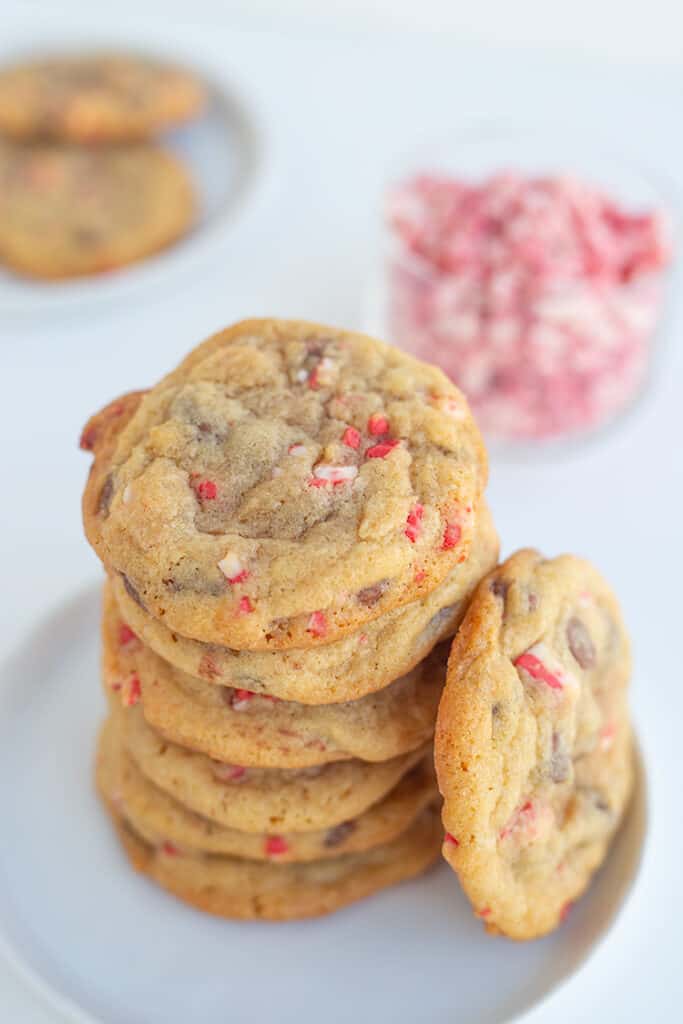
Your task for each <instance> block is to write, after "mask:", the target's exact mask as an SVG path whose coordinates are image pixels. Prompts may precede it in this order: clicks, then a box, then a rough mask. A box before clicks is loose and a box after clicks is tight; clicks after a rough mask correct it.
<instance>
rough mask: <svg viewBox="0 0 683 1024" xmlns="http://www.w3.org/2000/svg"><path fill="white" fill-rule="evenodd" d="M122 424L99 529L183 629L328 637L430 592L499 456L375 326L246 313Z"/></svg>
mask: <svg viewBox="0 0 683 1024" xmlns="http://www.w3.org/2000/svg"><path fill="white" fill-rule="evenodd" d="M95 422H97V418H96V419H95ZM91 426H92V421H91V424H89V425H88V427H87V428H86V432H87V431H88V430H89V429H90V428H91ZM120 427H121V429H120V430H119V432H118V435H117V436H116V437H115V439H113V440H112V443H111V445H110V446H105V447H109V451H108V452H107V455H106V458H105V457H104V454H103V452H102V450H98V445H97V443H96V444H94V445H93V446H92V447H93V450H94V453H95V459H96V469H95V471H94V473H93V474H91V477H90V480H89V483H88V486H87V488H86V494H85V498H84V513H85V522H86V533H87V535H88V538H89V540H90V541H91V543H92V544H93V546H94V547H95V550H96V551H97V553H98V554H99V556H100V557H101V559H102V561H103V562H104V564H105V567H106V568H107V569H108V570H109V571H110V572H117V573H120V574H123V576H125V579H126V585H127V588H128V591H129V593H130V594H131V595H135V599H136V600H138V601H139V602H140V603H141V604H142V605H143V606H144V607H145V608H146V610H147V611H148V612H149V613H150V614H151V615H152V616H154V617H156V618H157V619H161V620H163V622H164V623H165V624H166V625H167V626H168V627H169V628H170V629H172V630H175V631H177V632H178V633H181V634H182V635H184V636H188V637H191V638H193V639H196V640H201V641H203V642H207V643H215V644H219V645H222V646H228V647H231V648H235V649H239V650H245V649H246V650H281V649H285V648H292V647H300V648H301V647H303V648H306V647H315V646H322V645H324V644H328V643H331V642H333V641H334V640H336V639H339V638H341V637H342V636H346V635H348V634H350V633H353V632H355V631H358V630H359V628H360V627H361V626H362V625H363V624H364V623H366V622H370V621H372V620H374V619H377V618H379V616H381V615H383V614H384V613H385V612H388V611H390V610H391V609H393V608H397V607H401V606H403V605H406V604H408V603H410V602H411V601H416V600H418V599H421V598H423V597H424V596H425V595H427V594H428V593H430V592H431V591H432V590H433V589H434V588H435V587H437V586H438V584H439V583H441V582H442V581H443V580H444V579H445V578H446V576H447V575H448V574H449V572H451V571H452V570H453V569H454V568H455V566H456V565H457V564H458V563H462V562H464V561H465V560H466V558H467V556H468V553H469V550H470V546H471V543H472V537H473V534H474V530H475V525H476V523H475V520H476V506H477V504H478V502H479V499H480V495H481V492H482V489H483V487H484V484H485V482H486V472H487V469H486V455H485V451H484V448H483V444H482V441H481V438H480V435H479V432H478V430H477V428H476V426H475V424H474V422H473V420H472V417H471V415H470V413H469V409H468V407H467V404H466V402H465V399H464V398H463V396H462V395H461V394H460V392H459V391H458V390H457V389H456V388H455V387H454V386H453V385H452V384H450V383H449V381H448V380H447V379H446V378H445V376H444V375H443V374H442V373H441V372H440V371H438V370H436V369H434V368H432V367H429V366H426V365H425V364H423V363H420V362H418V361H417V360H414V359H412V358H410V357H408V356H405V355H404V354H402V353H400V352H399V351H397V350H396V349H393V348H391V347H389V346H387V345H384V344H382V343H381V342H377V341H374V340H373V339H370V338H367V337H366V336H364V335H358V334H352V333H349V332H344V331H339V330H335V329H332V328H327V327H323V326H319V325H315V324H309V323H303V322H299V321H279V320H254V321H245V322H243V323H240V324H237V325H235V326H234V327H232V328H229V329H228V330H226V331H223V332H221V333H220V334H219V335H216V336H214V337H213V338H210V339H209V340H208V341H207V342H205V343H204V344H203V345H201V346H199V348H198V349H196V350H195V351H194V352H193V353H191V354H190V356H188V357H187V359H185V360H184V362H183V363H181V365H180V367H179V368H178V369H177V370H176V371H174V372H173V373H171V374H169V376H167V377H166V378H164V379H163V380H162V381H161V382H160V383H159V384H158V385H157V386H156V387H155V388H153V389H152V391H151V392H149V393H148V394H146V395H145V396H144V397H143V398H142V399H141V400H140V402H139V405H138V407H137V409H136V410H135V411H134V412H133V414H132V415H131V417H130V419H129V420H128V422H127V423H125V424H123V422H121V423H120ZM97 488H99V489H97Z"/></svg>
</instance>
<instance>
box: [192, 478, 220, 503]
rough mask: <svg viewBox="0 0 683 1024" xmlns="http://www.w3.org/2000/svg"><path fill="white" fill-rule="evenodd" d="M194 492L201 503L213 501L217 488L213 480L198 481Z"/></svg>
mask: <svg viewBox="0 0 683 1024" xmlns="http://www.w3.org/2000/svg"><path fill="white" fill-rule="evenodd" d="M195 490H196V492H197V494H198V495H199V497H200V498H201V499H202V501H213V499H214V498H215V497H216V495H217V494H218V488H217V487H216V485H215V483H214V482H213V480H200V481H199V483H198V484H197V485H196V487H195Z"/></svg>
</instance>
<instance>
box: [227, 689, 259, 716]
mask: <svg viewBox="0 0 683 1024" xmlns="http://www.w3.org/2000/svg"><path fill="white" fill-rule="evenodd" d="M255 696H256V694H255V693H252V692H251V690H235V691H234V692H233V694H232V696H231V698H230V707H231V708H234V710H235V711H241V710H242V709H243V708H245V707H246V706H247V704H248V703H249V701H250V700H252V698H253V697H255Z"/></svg>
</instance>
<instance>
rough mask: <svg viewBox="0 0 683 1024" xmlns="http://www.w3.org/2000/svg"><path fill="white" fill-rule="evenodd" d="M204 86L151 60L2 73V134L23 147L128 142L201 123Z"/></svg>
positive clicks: (85, 58)
mask: <svg viewBox="0 0 683 1024" xmlns="http://www.w3.org/2000/svg"><path fill="white" fill-rule="evenodd" d="M205 101H206V93H205V89H204V86H203V85H202V83H201V82H200V81H199V79H198V78H196V77H195V76H194V75H193V74H191V73H190V72H189V71H185V70H183V69H182V68H179V67H176V66H174V65H172V64H166V63H165V62H163V61H159V60H155V59H152V58H148V57H140V56H135V55H125V54H115V53H93V54H81V55H78V54H72V55H63V56H54V57H44V58H40V59H36V60H27V61H24V62H22V63H17V64H14V65H12V66H9V67H7V68H5V70H4V71H0V132H1V133H4V134H6V135H8V136H11V137H12V138H16V139H23V140H25V139H38V138H39V139H59V140H62V141H69V142H81V143H92V142H122V141H129V140H140V139H145V138H149V137H150V136H152V135H154V134H156V133H157V132H160V131H163V130H165V129H167V128H170V127H174V126H175V125H178V124H181V123H183V122H185V121H188V120H190V119H192V118H193V117H196V116H197V115H198V114H199V113H200V112H201V110H202V108H203V106H204V103H205Z"/></svg>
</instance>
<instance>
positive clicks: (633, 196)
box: [370, 125, 675, 452]
mask: <svg viewBox="0 0 683 1024" xmlns="http://www.w3.org/2000/svg"><path fill="white" fill-rule="evenodd" d="M494 178H495V179H496V185H495V186H494V187H493V188H492V189H489V190H487V192H486V194H485V198H484V199H483V200H482V194H481V193H475V192H472V191H471V189H467V188H465V189H462V190H459V191H458V190H457V189H456V190H454V187H453V183H455V182H460V183H462V184H463V185H465V186H482V185H484V184H485V183H487V182H490V181H491V179H494ZM418 179H419V182H418ZM539 179H543V180H544V182H545V184H544V185H542V186H541V185H538V181H539ZM532 180H533V181H535V182H536V183H537V184H536V186H534V187H532V188H528V187H527V186H528V183H529V182H530V181H532ZM408 183H411V184H410V185H409V184H408ZM473 196H474V198H473ZM473 210H475V211H476V212H472V211H473ZM674 211H675V206H674V190H673V188H672V187H671V186H670V185H669V184H668V183H667V182H666V180H665V179H664V177H663V176H660V175H657V174H656V173H653V172H651V171H646V170H645V169H642V168H639V167H638V164H637V161H634V160H633V158H627V157H624V156H623V155H621V154H620V153H619V152H618V151H617V150H615V151H614V152H610V151H609V150H608V149H605V148H602V147H601V145H600V142H599V141H597V140H592V139H590V138H586V137H582V138H575V137H572V136H571V135H565V134H564V133H562V134H561V135H559V134H558V132H557V130H556V129H555V130H554V131H553V130H550V129H548V128H547V127H544V126H542V125H537V126H518V127H514V128H513V127H511V126H509V127H506V128H503V127H502V126H494V125H483V126H479V127H478V128H477V129H471V130H470V131H468V132H467V133H463V134H462V135H461V136H460V138H459V140H458V139H455V140H454V141H453V142H452V143H451V144H450V145H449V146H448V147H447V148H446V149H441V150H438V149H436V150H435V149H434V148H432V149H431V150H427V149H423V150H422V151H421V152H417V153H416V154H415V155H414V156H413V158H412V159H411V160H410V161H407V162H406V163H405V164H404V165H403V166H401V167H400V168H396V169H395V171H394V172H393V173H392V175H391V179H390V181H389V183H388V185H387V188H386V194H385V196H384V211H383V213H384V221H383V244H382V267H381V282H380V286H379V288H378V289H377V291H376V295H375V297H374V301H373V311H372V313H371V321H372V323H371V325H370V326H371V327H372V329H373V330H375V331H376V332H377V333H378V334H379V335H380V336H383V337H385V338H387V339H388V340H390V341H391V342H392V343H394V344H396V345H398V346H399V347H400V348H403V349H404V350H406V351H409V352H411V353H413V354H414V355H416V356H418V357H419V358H421V359H424V360H426V361H427V362H432V363H436V364H437V365H439V366H441V368H442V369H443V370H444V371H445V372H446V373H447V374H448V375H449V376H450V377H451V378H452V379H453V380H454V381H455V382H456V383H457V384H458V385H459V386H460V387H461V388H462V389H463V391H464V392H465V393H466V394H467V397H468V399H469V400H470V403H471V405H472V408H473V411H474V413H475V415H476V417H477V419H478V421H479V424H480V426H481V428H482V430H483V432H484V434H485V435H486V437H487V440H488V441H489V442H491V443H492V445H493V446H494V448H496V447H501V448H504V449H506V448H510V447H514V448H516V449H517V450H522V449H526V448H527V447H528V446H529V445H533V450H534V451H535V452H538V450H539V447H541V446H543V447H546V448H549V449H554V448H555V447H556V446H557V444H558V442H559V443H561V444H564V443H565V442H566V441H567V440H568V439H571V440H572V441H575V440H583V439H586V438H588V437H591V436H594V435H596V434H598V433H599V432H600V431H602V430H603V429H604V428H605V427H607V426H608V425H610V424H612V423H613V422H615V421H617V420H618V419H619V418H620V417H621V416H622V415H623V414H624V413H625V412H626V411H627V410H629V409H630V408H631V407H632V406H633V405H634V403H635V401H636V399H637V398H638V397H639V396H640V395H641V394H642V393H643V391H644V389H645V387H646V385H647V383H648V381H649V379H650V370H651V366H652V361H653V354H654V352H655V349H656V348H657V347H659V345H658V344H657V345H655V339H657V340H658V335H659V334H660V328H661V325H662V319H663V309H664V301H665V297H666V292H667V290H668V289H667V287H666V286H667V283H668V281H669V279H670V276H671V267H672V265H673V264H672V257H671V253H672V231H673V222H674ZM650 215H654V216H656V222H651V218H650Z"/></svg>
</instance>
